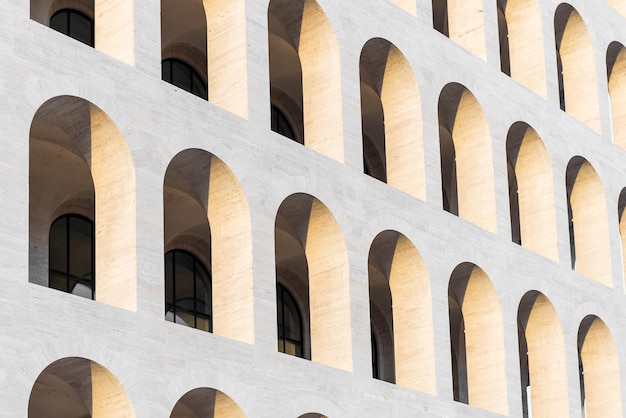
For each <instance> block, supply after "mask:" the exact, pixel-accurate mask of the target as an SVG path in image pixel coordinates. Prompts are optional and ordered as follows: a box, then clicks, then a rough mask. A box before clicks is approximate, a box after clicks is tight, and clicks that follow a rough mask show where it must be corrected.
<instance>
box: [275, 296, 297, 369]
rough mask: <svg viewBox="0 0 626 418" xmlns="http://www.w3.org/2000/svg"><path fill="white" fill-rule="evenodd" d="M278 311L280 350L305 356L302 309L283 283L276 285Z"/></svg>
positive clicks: (293, 354)
mask: <svg viewBox="0 0 626 418" xmlns="http://www.w3.org/2000/svg"><path fill="white" fill-rule="evenodd" d="M276 312H277V313H278V351H280V352H281V353H286V354H291V355H292V356H296V357H304V344H303V342H304V338H303V335H302V317H301V315H300V309H298V305H297V304H296V301H295V300H294V298H293V296H291V293H289V291H288V290H287V289H285V287H284V286H283V285H281V284H277V285H276Z"/></svg>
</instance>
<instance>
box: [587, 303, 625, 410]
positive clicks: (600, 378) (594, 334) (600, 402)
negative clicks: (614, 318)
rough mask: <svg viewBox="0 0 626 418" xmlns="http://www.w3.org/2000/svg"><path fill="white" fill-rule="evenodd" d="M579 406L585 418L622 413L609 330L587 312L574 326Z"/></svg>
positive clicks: (615, 358)
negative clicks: (575, 331)
mask: <svg viewBox="0 0 626 418" xmlns="http://www.w3.org/2000/svg"><path fill="white" fill-rule="evenodd" d="M578 361H579V370H580V386H581V387H580V394H581V408H582V409H583V411H585V414H586V415H585V416H586V417H588V418H600V417H602V418H605V417H606V418H608V417H615V418H617V417H621V416H622V389H621V387H622V386H621V382H620V368H619V357H618V353H617V347H616V346H615V341H614V340H613V336H612V335H611V331H610V330H609V328H608V327H607V326H606V324H605V323H604V321H602V320H601V319H600V318H598V317H596V316H593V315H589V316H587V317H585V319H583V321H582V322H581V324H580V328H579V329H578Z"/></svg>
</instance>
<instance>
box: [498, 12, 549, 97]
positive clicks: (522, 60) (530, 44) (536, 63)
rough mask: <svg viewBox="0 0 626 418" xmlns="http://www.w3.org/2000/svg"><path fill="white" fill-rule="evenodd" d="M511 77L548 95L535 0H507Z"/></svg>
mask: <svg viewBox="0 0 626 418" xmlns="http://www.w3.org/2000/svg"><path fill="white" fill-rule="evenodd" d="M505 16H506V22H507V26H508V30H509V56H510V63H511V77H512V78H513V79H515V80H516V81H518V82H519V83H521V84H523V85H524V86H526V87H528V88H529V89H530V90H532V91H534V92H535V93H536V94H538V95H540V96H541V97H543V98H544V99H546V98H547V97H548V91H547V85H546V64H545V57H544V48H543V25H542V21H541V7H540V6H539V1H538V0H507V2H506V10H505Z"/></svg>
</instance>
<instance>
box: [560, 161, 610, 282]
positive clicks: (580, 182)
mask: <svg viewBox="0 0 626 418" xmlns="http://www.w3.org/2000/svg"><path fill="white" fill-rule="evenodd" d="M566 187H567V198H568V205H569V207H571V214H570V218H569V221H570V228H571V229H570V243H571V246H572V248H571V253H572V255H573V257H572V268H573V269H575V270H576V271H578V272H580V273H581V274H584V275H585V276H588V277H590V278H592V279H594V280H596V281H598V282H600V283H602V284H604V285H605V286H609V287H612V286H613V279H612V276H611V248H610V240H609V222H608V215H607V207H606V200H605V197H604V190H603V188H602V183H601V182H600V178H599V177H598V175H597V174H596V171H595V170H594V169H593V167H592V166H591V164H589V162H588V161H587V160H585V159H584V158H582V157H574V158H572V159H571V160H570V162H569V164H568V165H567V173H566Z"/></svg>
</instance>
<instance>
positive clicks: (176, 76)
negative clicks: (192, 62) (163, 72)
mask: <svg viewBox="0 0 626 418" xmlns="http://www.w3.org/2000/svg"><path fill="white" fill-rule="evenodd" d="M172 84H173V85H175V86H177V87H180V88H181V89H185V90H187V91H191V68H189V66H188V65H186V64H185V63H182V62H180V61H172Z"/></svg>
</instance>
